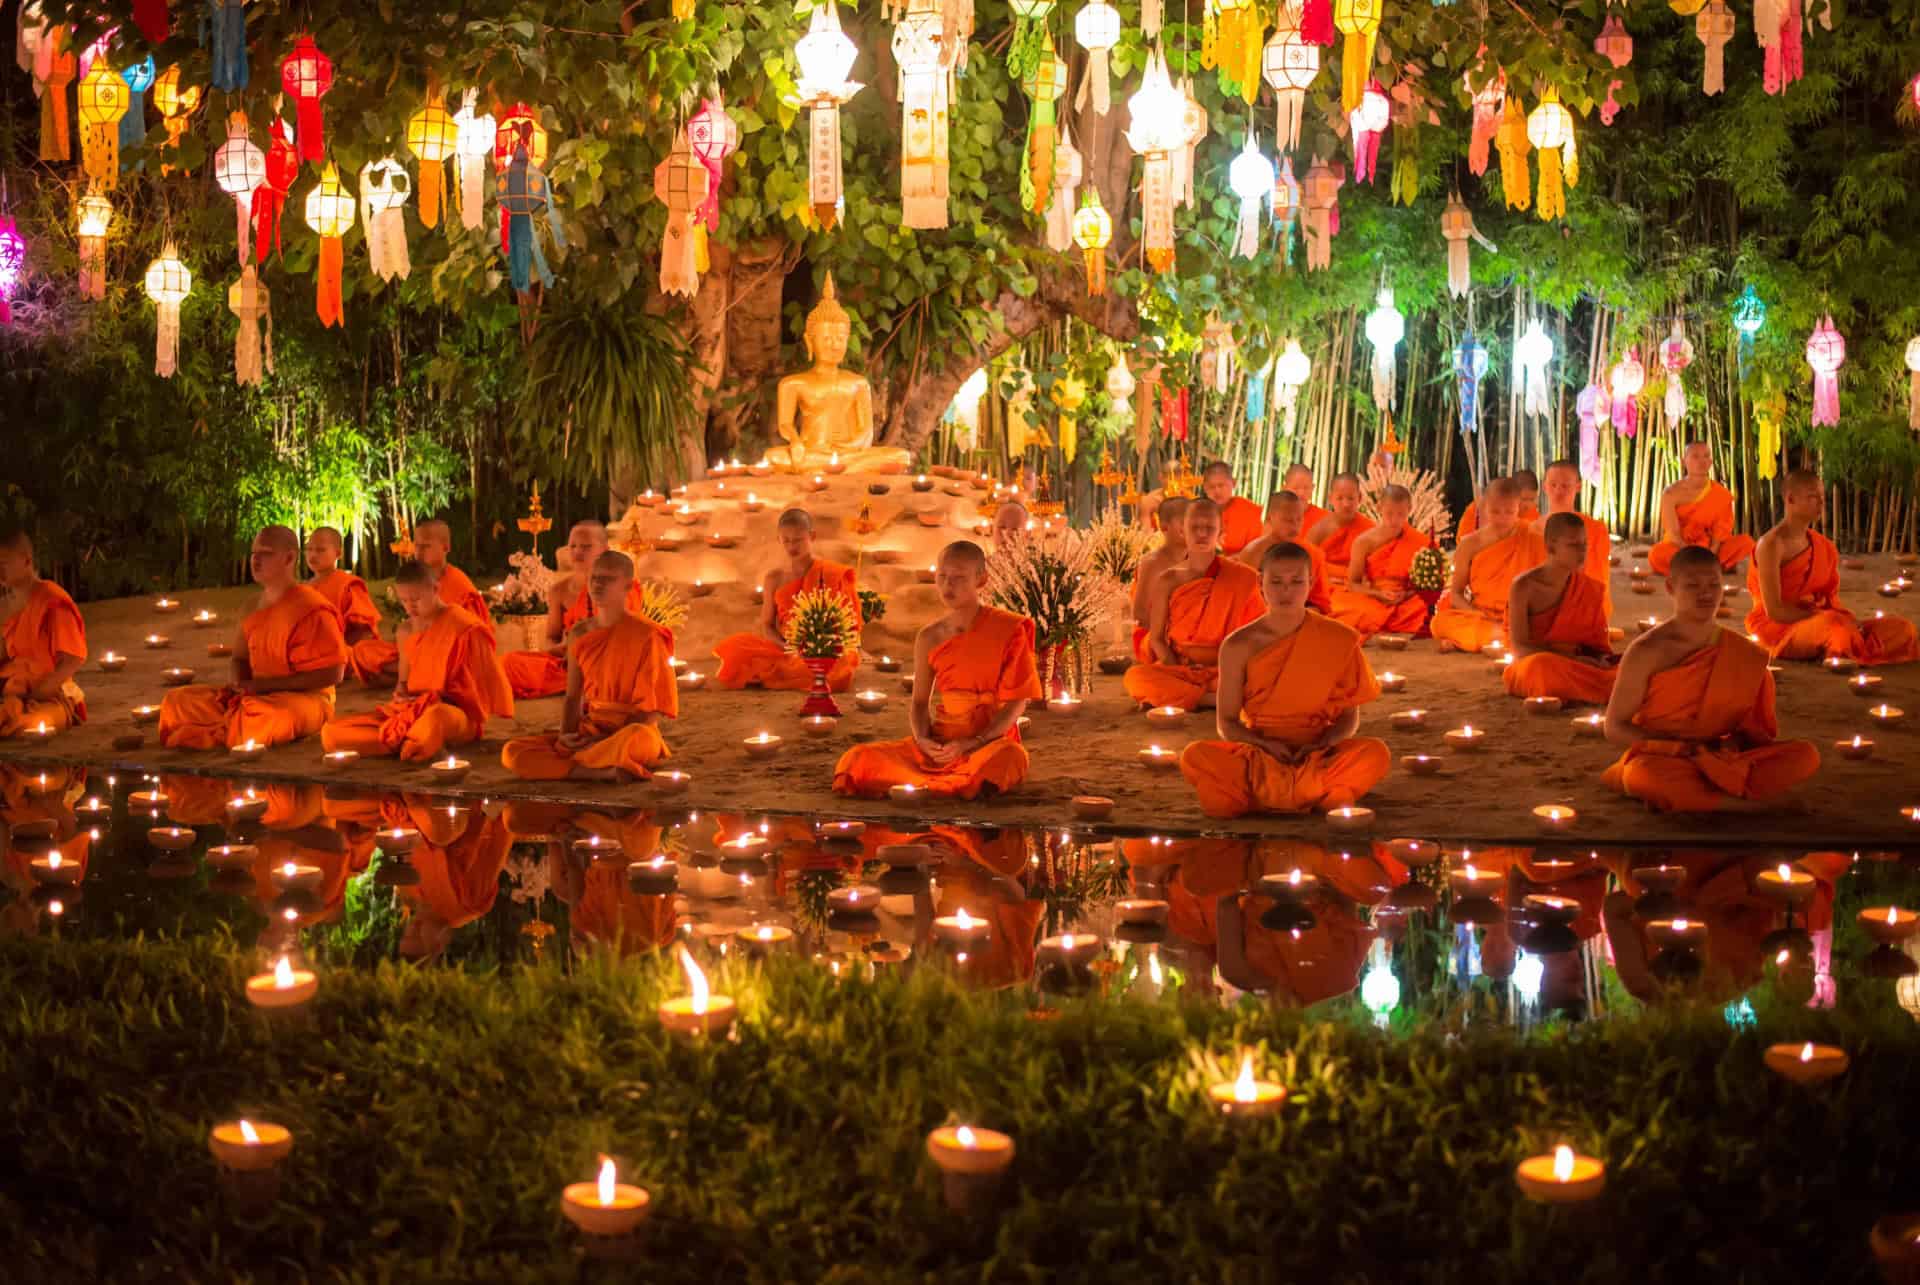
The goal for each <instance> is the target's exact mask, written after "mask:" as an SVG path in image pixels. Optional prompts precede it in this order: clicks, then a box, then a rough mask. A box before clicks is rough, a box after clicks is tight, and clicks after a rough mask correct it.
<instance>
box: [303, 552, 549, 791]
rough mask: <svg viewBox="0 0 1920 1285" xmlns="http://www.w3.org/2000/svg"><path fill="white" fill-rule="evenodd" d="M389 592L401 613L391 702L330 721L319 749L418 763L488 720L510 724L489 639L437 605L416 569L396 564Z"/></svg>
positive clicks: (506, 692) (478, 731) (471, 736)
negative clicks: (404, 615) (397, 672)
mask: <svg viewBox="0 0 1920 1285" xmlns="http://www.w3.org/2000/svg"><path fill="white" fill-rule="evenodd" d="M393 585H394V591H395V592H396V593H398V594H399V595H400V605H401V606H402V607H404V608H405V609H406V613H407V618H406V619H405V620H404V621H402V622H401V625H400V628H399V630H398V631H396V633H395V641H396V642H398V643H399V645H400V679H399V682H398V683H396V684H395V685H394V689H393V699H392V700H390V701H388V702H387V703H386V704H384V705H382V706H380V707H379V708H378V709H376V710H374V711H373V713H371V714H354V715H351V716H349V717H347V718H336V719H333V720H332V721H331V722H329V723H328V724H327V725H326V726H325V727H323V728H321V729H320V742H321V744H323V745H325V746H326V747H327V749H328V750H329V751H333V750H354V751H356V752H358V753H360V754H363V755H365V756H367V757H369V758H374V757H379V758H392V757H395V756H398V757H399V758H402V759H405V760H406V761H408V762H410V763H419V762H424V761H425V760H427V759H431V758H433V757H435V756H436V755H438V754H439V753H440V751H441V750H443V749H447V748H449V747H450V746H455V745H469V744H471V743H473V742H474V741H477V740H479V739H480V737H481V736H482V735H483V734H484V733H485V731H486V726H487V720H488V719H489V718H511V717H513V692H512V690H511V689H510V688H509V687H508V685H507V678H506V675H505V674H504V673H502V672H501V669H500V659H499V657H498V656H496V655H495V654H494V650H493V639H492V638H490V637H489V636H488V635H487V631H486V629H485V628H483V627H482V626H481V624H480V622H479V621H477V620H475V619H474V618H473V615H472V613H471V612H469V611H467V610H466V609H465V608H464V607H449V606H448V605H447V604H446V603H445V602H443V601H441V599H440V595H439V593H438V591H437V586H436V584H435V582H434V577H433V572H431V571H429V570H428V569H427V568H426V566H425V565H424V564H423V563H419V562H412V561H409V562H403V563H401V564H400V570H399V571H397V572H395V573H394V577H393Z"/></svg>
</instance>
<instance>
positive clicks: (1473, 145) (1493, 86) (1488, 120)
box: [1462, 67, 1507, 174]
mask: <svg viewBox="0 0 1920 1285" xmlns="http://www.w3.org/2000/svg"><path fill="white" fill-rule="evenodd" d="M1462 80H1464V81H1465V83H1466V86H1467V93H1468V94H1470V95H1472V97H1473V138H1472V140H1471V141H1470V142H1469V143H1468V145H1467V168H1468V169H1470V170H1472V171H1473V172H1474V173H1475V174H1485V173H1486V172H1487V145H1488V144H1489V143H1491V142H1493V140H1494V138H1495V136H1496V135H1498V134H1499V132H1500V119H1501V114H1502V113H1503V112H1504V111H1505V109H1506V105H1507V73H1506V72H1504V71H1502V70H1500V68H1498V67H1495V68H1494V69H1493V74H1492V75H1491V76H1488V77H1487V78H1486V80H1485V81H1484V82H1482V83H1481V84H1479V85H1477V86H1476V85H1475V84H1474V83H1473V73H1472V72H1468V73H1467V74H1466V75H1465V76H1464V77H1462ZM1502 168H1505V161H1504V159H1503V160H1502Z"/></svg>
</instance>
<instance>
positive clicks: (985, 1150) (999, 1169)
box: [927, 1124, 1013, 1213]
mask: <svg viewBox="0 0 1920 1285" xmlns="http://www.w3.org/2000/svg"><path fill="white" fill-rule="evenodd" d="M927 1155H928V1156H929V1157H931V1158H932V1160H933V1163H934V1165H935V1166H936V1167H938V1168H939V1170H940V1178H941V1187H942V1190H943V1192H944V1195H945V1197H946V1203H947V1208H949V1209H951V1210H953V1211H955V1212H956V1213H964V1212H966V1211H967V1210H969V1209H972V1208H974V1207H975V1206H976V1205H977V1204H979V1203H981V1202H983V1201H985V1200H986V1199H987V1198H989V1197H990V1196H991V1195H992V1194H993V1192H994V1191H995V1190H996V1189H997V1188H998V1187H999V1185H1000V1183H1001V1181H1002V1180H1003V1179H1004V1178H1005V1177H1006V1173H1007V1168H1008V1166H1010V1165H1011V1164H1013V1139H1012V1138H1009V1137H1008V1136H1007V1135H1006V1134H1004V1133H996V1132H994V1131H993V1130H992V1129H975V1128H972V1127H970V1126H968V1125H964V1124H963V1125H960V1126H959V1127H958V1128H940V1129H935V1130H934V1131H933V1132H932V1133H929V1134H928V1135H927Z"/></svg>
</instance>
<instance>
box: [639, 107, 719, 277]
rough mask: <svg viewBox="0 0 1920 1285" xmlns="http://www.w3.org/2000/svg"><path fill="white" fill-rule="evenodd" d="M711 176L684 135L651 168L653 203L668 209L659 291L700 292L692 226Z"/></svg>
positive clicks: (661, 256) (680, 134)
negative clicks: (658, 202)
mask: <svg viewBox="0 0 1920 1285" xmlns="http://www.w3.org/2000/svg"><path fill="white" fill-rule="evenodd" d="M711 181H712V176H711V175H709V174H708V173H707V167H706V166H705V165H702V164H701V163H700V159H699V158H698V157H696V156H695V155H694V154H693V148H692V146H691V145H690V144H689V143H688V141H687V135H686V131H685V130H682V131H681V132H679V133H678V134H675V135H674V136H673V149H672V150H671V151H669V152H668V153H667V155H666V156H665V158H664V159H662V160H661V162H660V163H659V164H658V165H656V166H654V167H653V195H654V199H655V200H658V201H660V202H662V203H663V204H664V205H665V206H666V207H667V227H666V232H665V234H664V235H663V236H662V238H661V241H660V289H661V290H662V291H664V292H665V293H667V294H677V295H684V296H686V297H688V298H692V297H693V295H694V294H696V293H697V292H698V291H699V289H700V272H699V268H698V263H697V259H698V255H697V254H696V251H695V247H694V243H693V242H694V237H693V226H694V222H695V220H696V219H697V218H698V216H699V210H700V207H701V205H702V204H703V203H704V202H705V201H706V199H707V184H708V183H710V182H711Z"/></svg>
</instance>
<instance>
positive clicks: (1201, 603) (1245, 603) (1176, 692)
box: [1121, 496, 1260, 709]
mask: <svg viewBox="0 0 1920 1285" xmlns="http://www.w3.org/2000/svg"><path fill="white" fill-rule="evenodd" d="M1186 526H1187V557H1186V560H1185V561H1184V562H1182V563H1181V564H1180V565H1179V566H1177V567H1173V568H1171V569H1170V570H1167V571H1164V572H1162V573H1161V575H1160V577H1159V579H1157V580H1156V581H1155V582H1154V583H1153V584H1152V585H1150V586H1148V589H1147V593H1148V604H1149V610H1150V611H1151V613H1152V616H1151V624H1150V625H1149V628H1148V631H1147V646H1148V648H1149V649H1150V650H1151V651H1152V653H1153V659H1152V660H1149V661H1145V662H1143V663H1141V664H1138V665H1135V666H1134V667H1133V668H1131V669H1129V670H1128V671H1127V673H1126V677H1125V678H1124V679H1122V680H1121V681H1122V682H1123V683H1124V685H1125V686H1126V689H1127V695H1129V696H1131V697H1132V698H1133V699H1134V700H1136V701H1138V702H1140V703H1141V704H1142V705H1178V706H1179V707H1180V708H1181V709H1198V708H1200V707H1202V706H1205V705H1211V704H1213V691H1214V687H1215V686H1216V685H1217V684H1218V682H1219V680H1220V671H1219V669H1218V668H1216V666H1217V665H1218V663H1219V656H1220V644H1221V643H1223V642H1225V641H1226V640H1227V635H1228V634H1230V633H1232V632H1233V631H1234V630H1236V629H1238V628H1239V627H1240V626H1242V625H1244V624H1246V623H1247V622H1248V621H1251V620H1255V619H1257V618H1258V617H1259V615H1260V576H1259V573H1258V572H1256V571H1254V570H1253V568H1251V567H1247V566H1243V565H1241V564H1240V563H1238V562H1234V561H1232V560H1230V559H1228V558H1224V557H1222V556H1221V555H1220V553H1219V552H1218V550H1217V548H1216V542H1217V541H1218V540H1219V538H1220V510H1219V508H1218V507H1217V506H1215V504H1214V502H1213V501H1212V500H1209V499H1207V498H1206V497H1205V496H1201V497H1199V498H1198V499H1196V500H1194V501H1193V502H1192V503H1190V504H1188V505H1187V519H1186Z"/></svg>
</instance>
